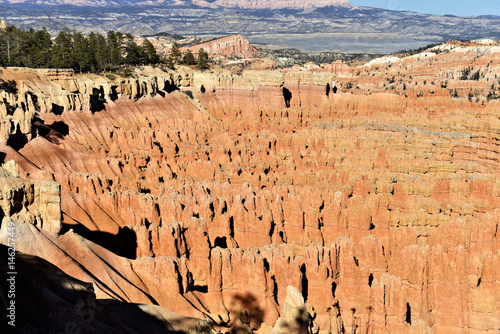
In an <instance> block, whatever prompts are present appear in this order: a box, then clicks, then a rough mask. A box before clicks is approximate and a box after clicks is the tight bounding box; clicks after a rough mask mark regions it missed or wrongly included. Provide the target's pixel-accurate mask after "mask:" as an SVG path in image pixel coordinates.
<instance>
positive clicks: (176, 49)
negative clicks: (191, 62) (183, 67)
mask: <svg viewBox="0 0 500 334" xmlns="http://www.w3.org/2000/svg"><path fill="white" fill-rule="evenodd" d="M170 56H171V57H172V59H173V60H174V63H175V64H180V62H181V57H182V53H181V48H180V46H179V44H177V42H174V44H172V48H171V49H170Z"/></svg>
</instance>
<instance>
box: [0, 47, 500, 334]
mask: <svg viewBox="0 0 500 334" xmlns="http://www.w3.org/2000/svg"><path fill="white" fill-rule="evenodd" d="M441 48H443V49H445V48H446V49H448V50H449V51H447V52H444V51H442V52H441V51H438V50H427V51H428V52H426V53H422V54H418V55H412V56H403V55H400V56H398V57H395V58H394V59H391V60H390V61H386V60H385V59H382V60H379V61H376V62H371V63H370V64H364V65H355V64H352V65H351V66H349V67H347V66H346V65H345V66H344V65H343V64H338V63H337V64H333V65H329V66H324V67H320V68H314V69H313V68H307V67H303V68H294V69H286V70H275V71H244V72H243V73H242V75H235V74H231V73H229V72H226V71H219V70H216V69H214V70H212V71H211V72H210V71H205V72H203V73H200V72H197V71H193V70H191V69H188V68H180V69H178V70H176V71H175V72H174V71H172V72H169V73H165V72H161V71H160V70H158V69H152V68H143V69H137V70H136V73H135V74H134V76H133V77H131V78H121V77H113V78H109V77H106V76H89V75H75V74H73V73H67V72H65V73H61V74H60V75H59V74H57V75H56V74H54V75H52V74H51V73H53V72H52V71H46V72H40V71H39V72H35V71H28V70H20V69H18V70H15V69H2V74H1V75H0V79H1V80H3V81H4V82H9V81H10V80H15V81H16V87H17V90H18V91H17V93H9V94H10V95H9V94H8V93H6V92H1V94H3V95H2V96H5V98H4V104H5V105H6V102H7V103H8V106H9V110H17V111H16V113H14V115H7V116H6V117H5V119H7V120H8V122H10V123H15V124H21V123H23V122H25V125H23V126H25V128H24V127H21V125H20V126H19V129H21V132H22V133H26V134H29V133H30V134H31V135H32V136H31V137H30V138H26V140H25V143H24V145H23V146H22V147H21V146H16V147H14V146H12V145H10V143H11V142H9V140H8V138H10V136H12V131H10V128H9V127H7V126H5V127H2V129H4V128H5V129H6V130H2V131H6V132H5V134H4V137H3V138H7V140H6V141H3V142H1V143H0V152H2V153H0V159H3V160H4V161H6V162H7V165H4V169H2V170H0V175H3V177H2V178H0V182H1V183H0V185H1V187H0V189H1V191H2V192H1V194H2V195H1V196H2V202H1V203H2V205H1V208H2V211H1V213H2V218H3V221H2V225H1V230H0V239H1V240H2V243H6V239H5V228H6V222H7V221H8V219H14V218H15V219H16V221H19V224H18V234H19V236H20V237H19V243H18V245H17V246H18V250H19V251H21V252H24V253H27V254H33V255H37V256H40V257H41V258H43V259H45V260H47V261H49V262H51V263H52V264H53V265H55V266H57V267H59V268H61V269H62V270H64V272H65V273H66V274H68V275H71V276H73V277H75V278H77V279H79V280H81V281H85V282H93V283H94V287H95V295H96V297H97V298H98V299H100V298H113V299H116V300H119V301H123V302H133V303H141V304H152V305H159V306H161V307H165V308H167V309H169V310H172V311H174V312H177V313H179V314H182V315H184V316H188V317H196V318H199V319H203V318H208V319H209V321H210V322H211V323H212V324H213V325H214V326H216V327H217V328H218V329H220V330H222V331H226V330H228V329H229V328H233V329H234V330H236V329H238V330H241V331H245V330H246V331H253V332H255V333H283V332H286V331H287V326H291V327H288V328H294V329H293V331H294V332H295V331H297V332H301V331H305V327H304V324H305V323H307V331H309V332H312V333H331V332H332V333H350V332H356V333H357V332H373V333H378V332H383V331H390V332H397V333H414V332H431V331H436V332H453V333H479V332H495V331H497V330H498V328H499V326H500V313H499V311H498V310H499V309H500V299H499V296H498V294H497V293H496V291H498V276H499V273H498V269H497V268H498V265H497V264H498V260H499V256H500V253H499V246H500V242H499V237H498V234H497V229H498V221H499V214H500V212H499V210H498V208H499V204H500V197H499V189H500V188H499V181H498V176H499V170H500V169H499V166H498V161H499V159H498V154H499V150H498V147H497V143H496V142H497V139H498V138H497V137H498V133H499V132H500V122H499V121H498V119H499V111H500V108H499V107H500V104H499V103H500V102H499V101H498V98H495V96H496V95H497V94H498V92H499V90H500V89H499V86H498V83H497V82H496V81H495V76H498V74H500V68H499V67H498V66H497V65H495V64H498V61H497V60H498V57H499V55H500V52H499V51H498V50H496V49H495V48H494V47H492V46H491V45H480V44H478V45H472V46H464V45H459V43H458V44H457V43H455V44H448V45H443V46H441ZM469 48H472V49H473V50H474V51H471V50H472V49H469ZM471 64H472V65H471ZM469 66H470V67H471V68H470V69H468V70H465V69H466V68H467V67H469ZM476 72H478V73H479V79H478V80H470V79H469V78H468V77H467V78H465V76H464V73H465V74H467V75H469V74H468V73H472V74H474V73H476ZM332 81H333V82H334V83H335V85H336V87H337V88H338V91H337V92H336V93H333V91H332V88H333V87H331V84H332ZM327 85H328V86H327ZM202 87H203V89H202ZM327 87H329V89H328V91H327ZM284 88H286V90H287V91H288V92H289V93H290V95H289V96H288V98H289V99H288V102H289V106H288V107H287V102H286V101H285V96H284V91H285V90H284ZM490 93H491V94H490ZM23 96H31V97H33V96H36V99H32V101H34V100H36V101H37V103H35V102H33V107H25V108H23V107H22V103H23V102H24V103H25V104H26V101H27V99H26V98H25V97H23ZM51 101H57V102H54V103H55V104H57V105H59V106H61V108H59V109H58V108H48V107H47V106H52V104H51V103H52V102H51ZM66 101H68V102H66ZM77 101H84V102H77ZM86 101H90V102H88V103H87V102H86ZM92 101H93V102H92ZM63 102H64V103H63ZM96 106H97V107H96ZM32 108H34V109H32ZM54 111H56V112H55V113H54ZM14 116H15V117H14ZM23 131H24V132H23ZM10 160H14V161H15V162H16V164H17V165H18V166H19V167H18V168H19V171H18V172H16V167H15V165H14V164H13V163H11V162H9V161H10ZM17 173H18V174H19V177H17V176H16V174H17ZM14 179H15V180H19V181H12V180H14ZM21 179H22V180H21ZM6 180H7V181H6ZM42 180H45V181H42ZM47 181H48V182H49V183H48V184H50V185H54V181H55V182H57V183H58V184H60V196H61V202H60V205H61V214H62V219H61V220H60V230H59V231H58V228H57V225H56V228H52V226H54V224H56V223H57V219H55V218H54V216H50V217H53V219H52V223H47V224H46V223H45V219H46V217H48V216H47V214H46V213H45V211H44V210H45V207H46V204H50V205H52V204H54V205H55V204H56V203H57V201H54V200H50V201H49V200H46V201H45V202H43V201H42V202H40V201H39V200H38V198H42V197H43V196H42V194H47V195H46V196H48V197H47V198H50V199H53V198H54V197H56V196H57V192H56V191H55V190H54V192H52V193H51V192H44V191H45V190H44V191H42V190H41V189H42V186H41V185H40V188H39V189H40V196H39V197H37V196H36V189H37V187H36V184H37V182H42V183H43V182H47ZM39 184H41V183H39ZM51 189H55V188H51ZM44 196H45V195H44ZM13 199H14V200H13ZM22 212H25V213H26V214H23V215H21V213H22ZM16 215H17V216H16ZM16 217H17V218H16ZM30 217H40V218H38V220H37V219H29V218H30ZM37 221H41V222H42V223H41V224H39V223H37ZM33 222H36V223H33ZM46 228H47V229H46ZM292 318H293V319H296V320H297V321H296V322H294V323H290V321H289V319H292ZM278 319H279V320H278Z"/></svg>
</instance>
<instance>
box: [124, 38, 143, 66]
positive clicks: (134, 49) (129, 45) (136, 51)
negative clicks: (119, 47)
mask: <svg viewBox="0 0 500 334" xmlns="http://www.w3.org/2000/svg"><path fill="white" fill-rule="evenodd" d="M125 38H126V42H125V52H126V54H127V55H126V56H125V62H126V63H127V64H129V65H139V64H141V63H142V62H143V57H142V56H141V49H140V48H139V46H138V45H137V44H135V42H134V36H132V35H131V34H126V35H125Z"/></svg>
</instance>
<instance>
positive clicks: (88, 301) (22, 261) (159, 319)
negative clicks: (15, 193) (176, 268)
mask: <svg viewBox="0 0 500 334" xmlns="http://www.w3.org/2000/svg"><path fill="white" fill-rule="evenodd" d="M0 253H1V254H3V255H5V256H2V257H0V266H1V267H2V268H7V264H8V262H7V261H10V260H8V257H7V254H10V253H9V250H8V247H7V246H5V245H2V244H0ZM9 256H10V255H9ZM12 256H13V257H14V258H15V269H16V272H17V274H15V275H11V273H8V272H7V271H6V270H2V271H0V279H1V282H0V285H1V287H2V289H0V305H1V306H2V308H4V310H7V318H8V319H9V320H8V321H10V318H9V316H8V315H9V314H12V315H13V317H12V319H15V325H16V326H15V327H13V328H11V329H14V331H13V333H70V332H71V333H145V334H150V333H171V334H182V333H188V331H187V328H190V327H193V326H194V325H196V324H198V323H201V321H200V320H199V319H192V318H186V317H183V316H180V315H177V314H174V313H170V312H168V311H165V310H164V309H162V308H158V307H155V306H152V305H137V304H129V303H126V302H121V301H117V300H113V299H96V297H95V294H94V287H93V284H92V283H86V282H83V281H80V280H78V279H76V278H73V277H71V276H68V275H67V274H65V273H64V272H63V271H62V270H60V269H59V268H58V267H56V266H55V265H53V264H51V263H50V262H48V261H46V260H44V259H42V258H39V257H36V256H32V255H27V254H24V253H20V252H15V255H12ZM13 287H14V288H13ZM9 289H15V294H16V295H15V298H14V299H13V298H12V297H9V295H8V294H9V291H10V290H9ZM12 300H14V302H15V308H12V309H13V311H11V310H9V308H8V307H9V306H10V304H11V301H12ZM48 319H50V320H48Z"/></svg>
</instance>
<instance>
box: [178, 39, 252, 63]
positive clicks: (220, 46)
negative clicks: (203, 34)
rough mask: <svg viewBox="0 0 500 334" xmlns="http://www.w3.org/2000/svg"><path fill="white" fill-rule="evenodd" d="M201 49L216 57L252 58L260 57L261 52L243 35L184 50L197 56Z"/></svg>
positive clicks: (215, 40)
mask: <svg viewBox="0 0 500 334" xmlns="http://www.w3.org/2000/svg"><path fill="white" fill-rule="evenodd" d="M200 49H203V50H205V52H208V53H209V54H212V55H215V56H225V57H237V58H251V57H257V56H259V54H260V52H259V51H258V50H257V49H256V48H254V47H253V46H251V45H250V43H249V42H248V40H247V39H246V38H245V37H243V36H241V35H232V36H226V37H223V38H217V39H214V40H212V41H209V42H206V43H201V44H196V45H193V46H189V47H184V48H182V50H183V52H186V51H187V50H191V52H193V53H194V54H197V53H198V51H199V50H200Z"/></svg>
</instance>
